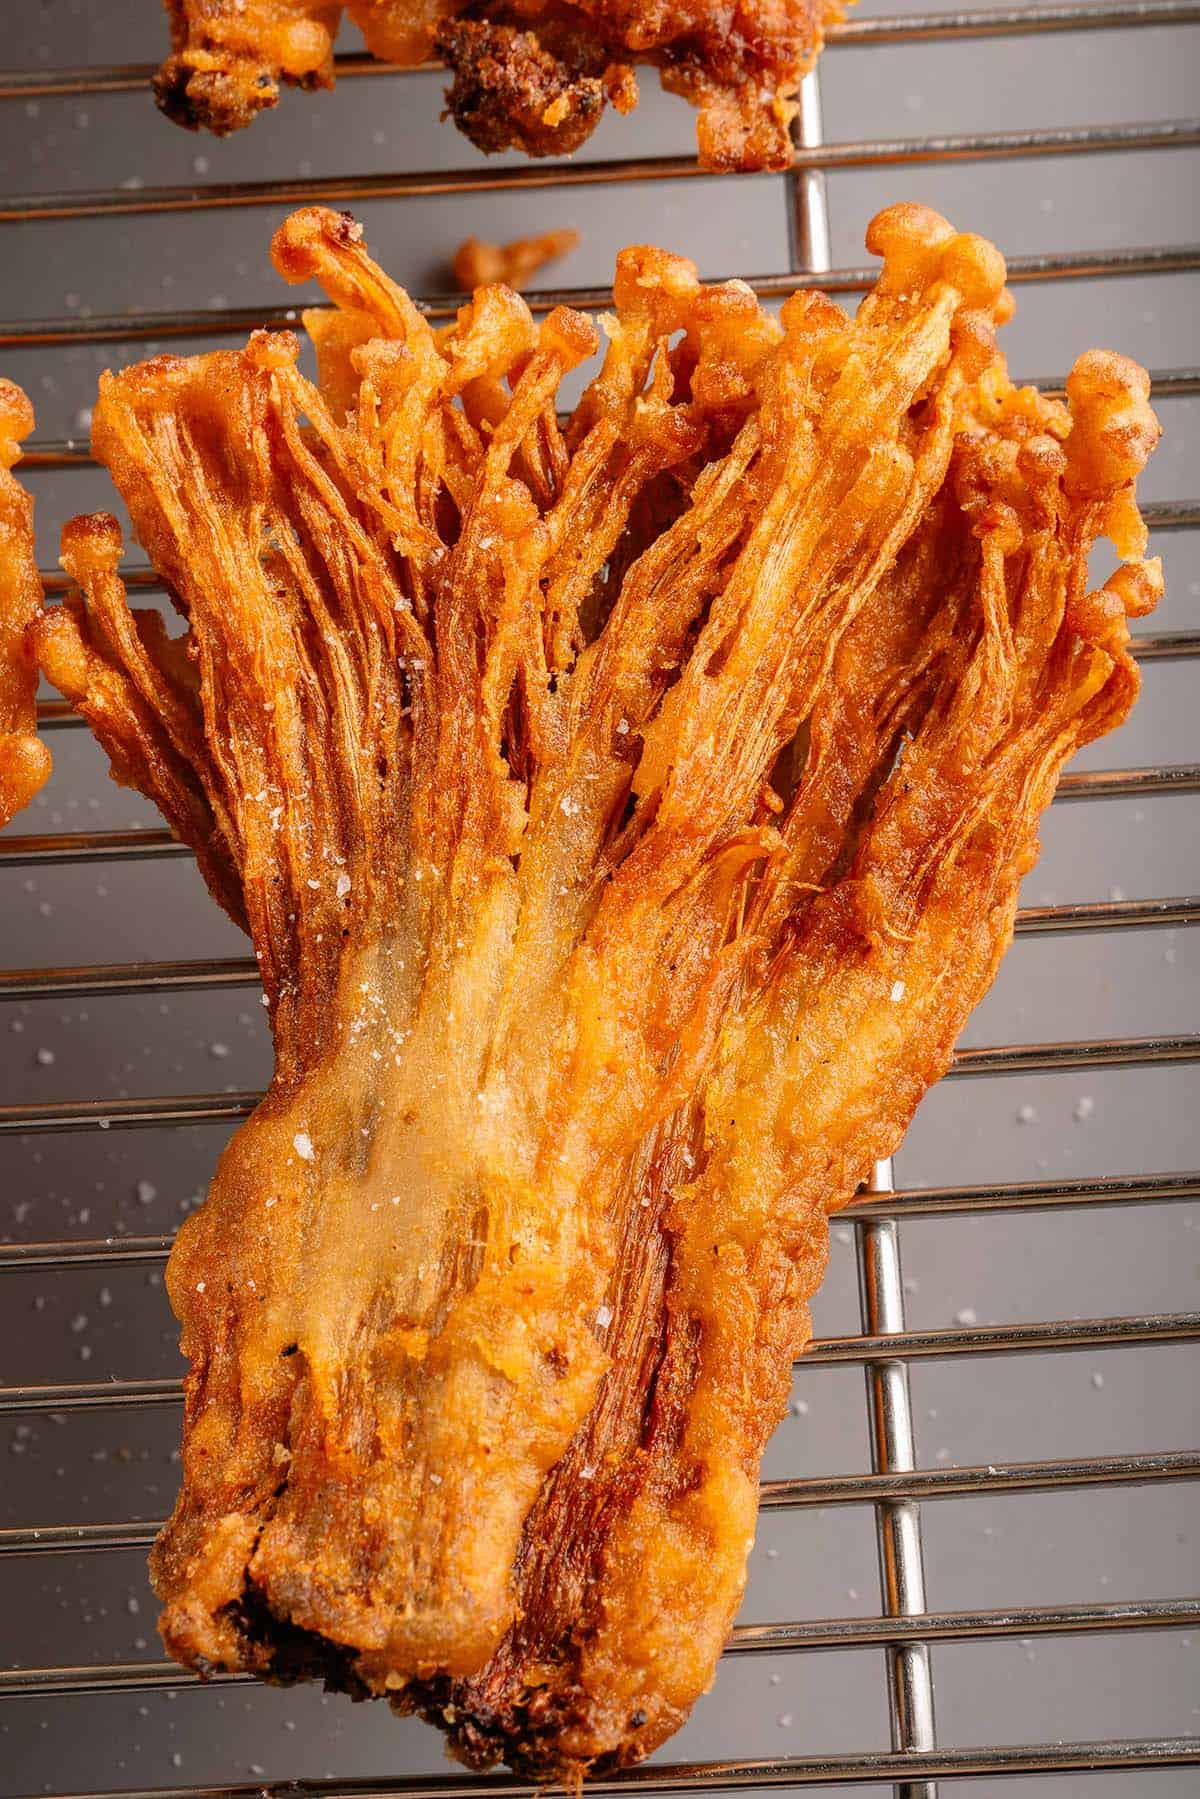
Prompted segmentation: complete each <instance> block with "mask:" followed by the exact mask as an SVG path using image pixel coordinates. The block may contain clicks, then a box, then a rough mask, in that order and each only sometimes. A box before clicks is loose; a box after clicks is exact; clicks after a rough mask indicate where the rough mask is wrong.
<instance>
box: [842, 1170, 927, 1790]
mask: <svg viewBox="0 0 1200 1799" xmlns="http://www.w3.org/2000/svg"><path fill="white" fill-rule="evenodd" d="M892 1186H893V1180H892V1164H891V1161H890V1160H889V1161H886V1162H877V1163H876V1164H875V1169H874V1173H873V1175H872V1178H871V1182H870V1187H871V1191H872V1192H874V1193H888V1192H890V1191H891V1188H892ZM856 1236H857V1242H856V1245H855V1249H856V1259H857V1262H858V1285H859V1310H860V1314H861V1317H862V1325H863V1331H864V1332H865V1333H869V1334H870V1336H871V1337H872V1338H873V1340H874V1341H875V1342H876V1343H877V1344H878V1343H880V1342H881V1341H882V1342H883V1344H884V1345H885V1347H884V1353H883V1355H881V1356H880V1358H879V1359H878V1360H877V1361H875V1362H873V1363H872V1364H870V1365H868V1367H867V1369H866V1382H867V1414H868V1417H869V1420H870V1433H871V1466H872V1468H873V1469H874V1470H875V1472H876V1473H877V1474H890V1473H901V1474H910V1473H912V1472H913V1470H914V1469H915V1468H916V1465H917V1449H916V1439H915V1437H914V1434H913V1422H912V1401H911V1397H910V1394H909V1380H908V1368H907V1365H906V1364H905V1363H904V1362H903V1361H902V1360H900V1359H899V1355H898V1349H899V1340H900V1338H901V1336H902V1335H906V1334H908V1333H906V1332H905V1319H904V1284H903V1281H902V1279H901V1274H900V1227H899V1225H898V1224H897V1222H896V1220H895V1219H894V1218H889V1219H868V1220H864V1221H863V1222H861V1223H860V1224H859V1225H858V1227H857V1232H856ZM889 1337H890V1338H891V1339H892V1341H891V1342H890V1344H889V1343H888V1342H887V1339H888V1338H889ZM889 1351H890V1353H889ZM875 1537H876V1544H877V1547H878V1552H879V1597H880V1603H881V1609H882V1611H883V1612H884V1614H885V1615H886V1616H887V1617H888V1618H905V1617H916V1616H919V1615H920V1614H921V1613H923V1612H924V1611H925V1610H926V1600H925V1557H924V1550H923V1547H922V1541H921V1512H920V1507H919V1506H918V1504H917V1502H916V1500H915V1499H911V1498H904V1499H883V1500H880V1501H879V1503H878V1504H877V1505H876V1507H875ZM887 1673H888V1709H889V1714H890V1718H891V1730H892V1747H893V1748H894V1749H897V1750H902V1751H904V1752H905V1753H911V1752H912V1751H914V1750H915V1751H923V1752H926V1753H928V1752H930V1751H932V1750H933V1748H934V1746H935V1744H936V1742H937V1732H936V1728H935V1721H934V1703H933V1667H932V1663H931V1661H930V1655H929V1645H928V1643H927V1642H925V1641H923V1640H921V1639H919V1638H917V1639H914V1640H911V1641H906V1642H900V1643H893V1644H891V1645H890V1646H889V1647H888V1650H887ZM895 1791H896V1795H897V1799H937V1788H936V1786H934V1785H933V1783H932V1782H930V1781H927V1780H920V1781H904V1782H903V1783H901V1784H900V1785H898V1786H897V1787H896V1789H895Z"/></svg>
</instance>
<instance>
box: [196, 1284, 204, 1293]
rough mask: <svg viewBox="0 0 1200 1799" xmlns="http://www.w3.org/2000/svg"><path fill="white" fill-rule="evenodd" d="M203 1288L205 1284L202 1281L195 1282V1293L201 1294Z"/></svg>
mask: <svg viewBox="0 0 1200 1799" xmlns="http://www.w3.org/2000/svg"><path fill="white" fill-rule="evenodd" d="M204 1286H205V1283H204V1282H203V1281H197V1282H196V1291H197V1293H203V1291H204Z"/></svg>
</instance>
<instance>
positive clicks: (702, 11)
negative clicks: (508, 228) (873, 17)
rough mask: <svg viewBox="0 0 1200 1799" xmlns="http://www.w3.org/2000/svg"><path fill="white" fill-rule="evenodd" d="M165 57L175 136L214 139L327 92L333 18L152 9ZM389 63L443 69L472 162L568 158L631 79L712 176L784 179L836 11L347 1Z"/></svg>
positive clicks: (259, 7)
mask: <svg viewBox="0 0 1200 1799" xmlns="http://www.w3.org/2000/svg"><path fill="white" fill-rule="evenodd" d="M163 4H164V5H165V7H166V10H167V13H168V15H169V18H170V23H171V55H170V56H169V57H168V59H167V61H166V62H165V63H164V64H163V66H162V68H161V69H160V71H159V73H158V75H157V77H156V78H155V83H154V91H155V95H156V98H157V100H158V104H159V105H160V107H161V108H162V110H163V111H164V112H165V113H167V115H168V116H169V117H170V118H172V119H174V120H175V121H176V122H177V123H178V124H181V125H186V126H188V127H189V128H191V129H196V128H198V127H200V126H204V127H206V128H207V129H208V130H210V131H215V132H217V133H220V134H224V133H226V132H230V131H236V130H238V129H240V128H241V127H242V126H243V125H248V124H249V123H250V121H251V120H252V119H253V118H254V116H255V115H256V113H258V112H260V111H261V110H262V109H263V108H264V107H269V106H274V105H275V104H276V103H277V101H278V99H279V84H280V82H281V81H286V82H290V83H293V84H295V85H297V86H301V87H328V86H330V85H331V84H332V81H333V61H332V51H333V40H334V37H335V36H336V33H337V29H338V23H339V20H340V17H341V13H342V10H343V8H342V6H341V5H340V4H329V3H328V0H163ZM345 10H346V12H348V14H349V15H350V17H351V18H352V20H353V21H354V23H355V24H356V25H358V26H359V27H360V28H361V30H362V33H363V36H364V38H365V39H366V43H367V47H368V49H370V50H371V51H372V52H373V53H374V55H376V56H378V57H381V58H382V59H383V60H384V61H387V62H394V63H399V64H401V65H403V66H406V67H411V66H414V65H415V64H417V63H420V62H422V61H424V60H425V59H426V58H427V57H429V56H431V55H434V54H436V55H438V56H441V57H443V58H444V59H445V61H446V63H447V64H448V66H449V68H450V70H451V73H452V76H453V79H452V81H451V85H450V88H449V90H448V92H447V97H446V98H447V107H448V110H449V112H450V114H451V115H452V117H453V118H454V120H455V122H456V123H457V124H458V126H459V127H460V129H461V130H462V131H464V132H465V133H466V135H467V136H468V137H469V138H470V139H471V140H472V142H473V143H475V144H477V145H478V146H479V148H480V149H481V150H488V151H497V150H507V149H520V150H524V151H526V152H527V153H528V154H529V155H530V156H565V155H568V154H569V153H570V152H571V151H573V150H577V149H578V148H579V146H580V145H581V144H582V143H584V142H585V141H586V140H587V138H589V137H590V136H591V134H592V132H593V130H594V129H595V127H596V125H597V123H598V122H599V119H600V116H601V114H602V113H603V111H604V108H605V106H606V105H610V104H611V105H613V106H615V107H616V109H617V110H618V112H629V111H631V110H632V108H633V107H634V106H635V105H636V104H637V98H638V90H637V81H636V78H635V73H634V70H635V66H636V65H637V64H639V63H647V64H650V65H651V66H653V67H655V68H657V69H658V71H659V75H660V78H661V80H662V84H663V86H664V87H665V88H668V89H669V90H670V91H671V92H672V93H677V94H683V95H684V96H685V97H686V98H687V99H688V100H690V101H691V102H692V104H693V105H694V106H696V107H697V108H698V112H699V117H698V120H697V134H698V138H699V149H700V159H701V161H702V162H703V163H704V164H705V166H706V167H708V168H712V169H776V168H786V167H787V166H788V164H789V163H790V161H791V140H790V137H789V126H790V124H791V121H792V118H793V117H794V115H795V112H796V95H797V93H798V91H799V86H800V81H801V79H802V77H803V76H804V74H805V73H806V71H807V70H808V69H809V68H811V66H812V64H813V62H814V61H815V59H816V56H817V54H818V52H819V51H820V48H821V44H822V42H823V37H824V32H825V29H826V27H827V26H828V25H829V24H831V23H832V22H833V21H834V20H836V19H838V18H840V17H841V13H842V4H841V0H347V4H346V7H345Z"/></svg>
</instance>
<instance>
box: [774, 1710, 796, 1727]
mask: <svg viewBox="0 0 1200 1799" xmlns="http://www.w3.org/2000/svg"><path fill="white" fill-rule="evenodd" d="M775 1722H776V1723H777V1724H778V1726H779V1728H780V1730H790V1729H791V1727H792V1725H793V1724H794V1723H795V1719H794V1717H793V1716H792V1714H791V1712H780V1714H779V1716H778V1717H777V1718H776V1720H775Z"/></svg>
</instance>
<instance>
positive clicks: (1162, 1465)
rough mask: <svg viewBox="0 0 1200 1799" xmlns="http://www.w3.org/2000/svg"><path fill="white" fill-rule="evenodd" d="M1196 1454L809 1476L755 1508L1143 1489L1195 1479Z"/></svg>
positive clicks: (778, 1483)
mask: <svg viewBox="0 0 1200 1799" xmlns="http://www.w3.org/2000/svg"><path fill="white" fill-rule="evenodd" d="M1198 1475H1200V1449H1175V1450H1169V1451H1164V1452H1163V1453H1161V1454H1148V1455H1113V1456H1087V1457H1081V1458H1078V1459H1076V1460H1070V1461H1043V1462H989V1463H988V1464H987V1465H986V1466H979V1467H971V1468H918V1469H917V1470H916V1471H915V1472H913V1473H911V1474H910V1473H891V1474H855V1475H850V1476H848V1477H847V1476H846V1475H836V1474H833V1475H814V1476H812V1477H811V1478H808V1477H805V1478H803V1479H799V1480H771V1481H763V1482H762V1483H761V1486H760V1504H761V1505H762V1506H763V1507H765V1508H766V1509H768V1510H770V1509H773V1508H776V1507H782V1508H784V1509H785V1510H792V1509H794V1508H796V1507H798V1506H803V1507H808V1506H823V1505H878V1503H879V1501H880V1500H881V1499H966V1498H971V1497H974V1496H976V1495H989V1496H990V1495H994V1494H997V1493H1052V1492H1060V1491H1065V1490H1066V1489H1068V1488H1076V1487H1115V1486H1127V1485H1130V1484H1132V1485H1144V1484H1148V1483H1153V1482H1157V1481H1164V1480H1194V1479H1196V1477H1197V1476H1198Z"/></svg>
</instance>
